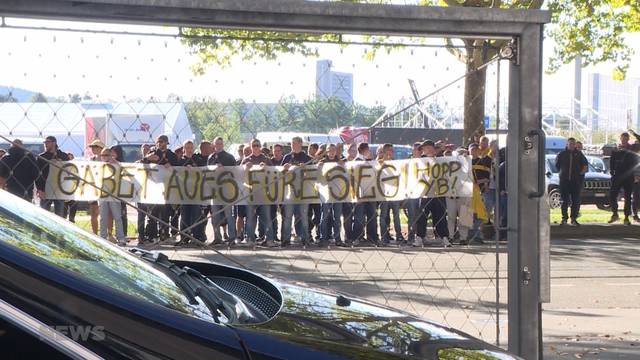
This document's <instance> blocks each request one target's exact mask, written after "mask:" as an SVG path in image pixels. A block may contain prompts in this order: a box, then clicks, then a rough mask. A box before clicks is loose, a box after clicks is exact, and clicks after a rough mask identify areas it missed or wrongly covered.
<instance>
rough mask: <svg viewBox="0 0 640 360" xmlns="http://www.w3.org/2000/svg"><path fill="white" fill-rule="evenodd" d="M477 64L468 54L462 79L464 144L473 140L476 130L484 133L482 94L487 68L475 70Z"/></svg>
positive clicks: (483, 93) (483, 92)
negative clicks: (463, 78)
mask: <svg viewBox="0 0 640 360" xmlns="http://www.w3.org/2000/svg"><path fill="white" fill-rule="evenodd" d="M477 66H478V64H476V63H475V61H473V57H472V56H469V57H468V60H467V74H469V75H468V76H467V77H466V78H465V81H464V131H463V142H464V144H465V145H467V144H469V143H470V142H471V141H473V135H474V134H475V133H477V132H480V133H482V134H484V115H485V114H484V95H485V82H486V79H487V68H486V67H485V68H483V69H482V70H478V71H475V72H474V70H475V69H476V67H477Z"/></svg>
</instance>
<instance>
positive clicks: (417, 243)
mask: <svg viewBox="0 0 640 360" xmlns="http://www.w3.org/2000/svg"><path fill="white" fill-rule="evenodd" d="M413 246H415V247H422V238H421V237H419V236H416V238H415V240H413Z"/></svg>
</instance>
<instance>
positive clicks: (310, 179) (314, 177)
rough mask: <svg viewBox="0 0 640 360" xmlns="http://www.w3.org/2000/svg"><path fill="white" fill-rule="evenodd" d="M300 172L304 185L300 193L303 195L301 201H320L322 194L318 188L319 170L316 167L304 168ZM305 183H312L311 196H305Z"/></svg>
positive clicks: (301, 185)
mask: <svg viewBox="0 0 640 360" xmlns="http://www.w3.org/2000/svg"><path fill="white" fill-rule="evenodd" d="M300 171H301V172H302V183H301V184H300V192H301V193H302V196H301V197H300V199H301V200H312V199H314V200H318V199H320V194H319V193H318V189H317V188H316V181H318V168H317V167H316V166H314V167H307V166H304V167H303V168H302V169H301V170H300ZM307 174H311V175H310V176H307ZM305 183H310V185H311V194H310V195H307V196H305V193H304V190H305Z"/></svg>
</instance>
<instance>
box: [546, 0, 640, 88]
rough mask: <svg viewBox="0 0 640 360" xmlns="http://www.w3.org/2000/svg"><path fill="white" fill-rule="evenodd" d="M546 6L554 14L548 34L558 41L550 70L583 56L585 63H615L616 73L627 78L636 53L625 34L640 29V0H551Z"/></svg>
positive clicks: (618, 76)
mask: <svg viewBox="0 0 640 360" xmlns="http://www.w3.org/2000/svg"><path fill="white" fill-rule="evenodd" d="M547 6H548V7H549V10H551V11H552V14H553V18H552V21H553V25H552V26H551V27H550V28H549V31H548V34H549V35H550V36H551V38H553V40H554V41H555V43H556V47H555V49H554V54H553V56H552V58H551V62H550V64H549V70H550V71H555V70H557V69H558V68H559V67H560V66H561V65H562V64H568V63H569V62H571V61H573V59H575V58H576V56H581V57H582V63H583V66H589V65H593V64H598V63H602V62H606V61H612V62H614V63H616V64H617V67H616V69H615V70H614V74H613V76H614V78H615V79H619V80H622V79H624V76H625V74H626V71H627V69H628V68H629V63H630V61H631V56H632V55H633V49H632V48H631V47H630V46H629V44H628V43H627V42H626V41H625V34H627V33H629V32H637V31H640V1H638V0H590V1H584V0H572V1H567V0H550V1H549V2H548V5H547Z"/></svg>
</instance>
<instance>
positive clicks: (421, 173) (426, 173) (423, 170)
mask: <svg viewBox="0 0 640 360" xmlns="http://www.w3.org/2000/svg"><path fill="white" fill-rule="evenodd" d="M423 161H424V165H425V167H421V166H420V165H421V163H422V162H423ZM413 169H414V171H415V173H416V178H417V179H418V181H420V182H426V180H425V178H426V179H427V180H428V179H430V178H431V163H430V162H429V161H426V160H417V161H416V162H415V163H414V168H413Z"/></svg>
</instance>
